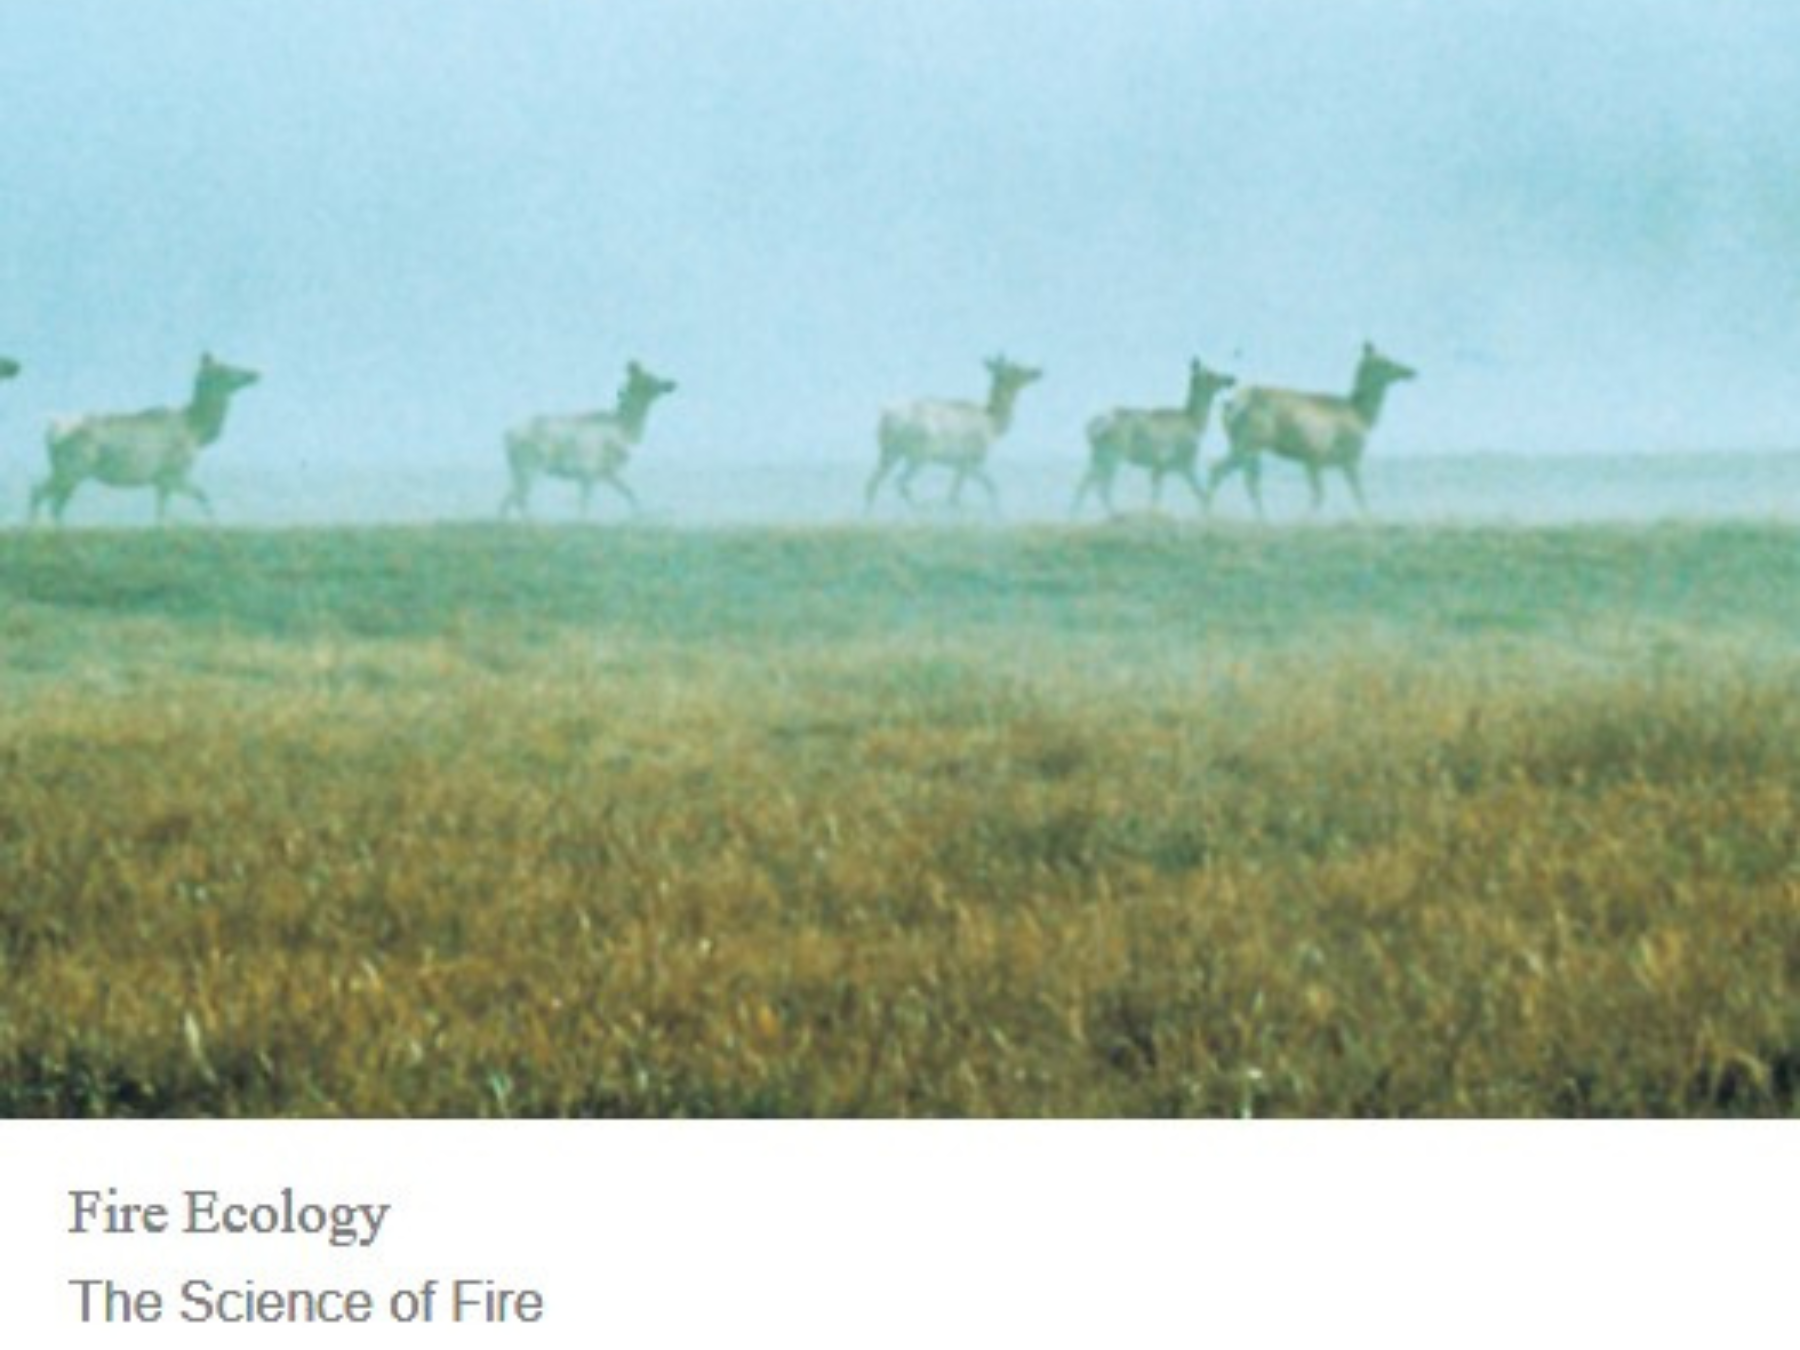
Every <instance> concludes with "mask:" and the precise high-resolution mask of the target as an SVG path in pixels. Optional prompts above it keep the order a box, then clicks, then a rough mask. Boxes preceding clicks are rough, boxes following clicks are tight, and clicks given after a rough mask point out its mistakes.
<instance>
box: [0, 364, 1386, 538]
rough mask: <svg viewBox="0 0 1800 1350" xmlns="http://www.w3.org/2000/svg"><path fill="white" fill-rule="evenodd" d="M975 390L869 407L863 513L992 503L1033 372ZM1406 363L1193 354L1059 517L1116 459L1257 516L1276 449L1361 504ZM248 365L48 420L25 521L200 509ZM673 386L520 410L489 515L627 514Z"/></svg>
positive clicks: (6, 373)
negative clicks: (624, 509) (1172, 401)
mask: <svg viewBox="0 0 1800 1350" xmlns="http://www.w3.org/2000/svg"><path fill="white" fill-rule="evenodd" d="M987 370H988V376H989V385H988V396H987V401H986V402H984V403H976V402H972V401H967V400H938V399H920V400H916V401H913V402H910V403H899V404H895V405H894V406H892V407H890V408H888V409H886V410H885V411H883V412H882V414H881V417H880V420H879V421H878V423H877V425H876V436H875V440H876V445H877V448H878V457H877V460H876V464H875V471H874V473H873V474H871V475H870V477H869V482H868V486H867V487H866V488H865V489H864V492H863V505H864V510H865V511H870V510H873V509H874V506H875V501H876V497H877V495H878V494H879V492H880V490H881V486H882V484H883V483H884V482H886V481H887V479H888V477H889V475H890V474H892V475H894V476H895V484H896V487H897V489H898V491H899V493H900V496H901V497H902V498H903V499H905V501H906V502H907V504H908V505H909V506H913V505H917V502H916V499H915V498H914V497H913V494H912V484H913V479H914V478H915V477H916V476H917V475H918V474H919V473H920V471H922V470H924V469H927V468H933V467H936V468H942V469H947V470H948V471H949V472H950V473H951V474H952V475H953V477H952V479H951V483H950V489H949V496H948V500H949V502H950V503H951V504H952V505H954V504H956V503H958V502H960V500H961V497H962V491H963V488H964V486H965V485H966V484H967V483H968V482H969V481H970V480H971V479H973V480H974V481H975V482H977V483H979V484H980V485H981V487H982V490H983V492H984V493H985V494H986V496H987V500H988V504H989V506H990V507H992V508H997V507H998V505H999V500H1000V491H999V488H998V487H996V486H995V483H994V480H993V478H991V477H990V476H989V474H988V470H987V459H988V452H989V451H990V450H992V449H993V445H994V442H995V441H997V440H999V439H1000V438H1001V437H1002V436H1004V435H1005V434H1006V432H1007V430H1008V428H1010V427H1011V425H1012V420H1013V407H1014V405H1015V404H1016V403H1017V402H1018V398H1019V395H1020V393H1021V392H1022V391H1023V390H1024V389H1025V388H1027V387H1028V386H1029V385H1031V384H1033V383H1034V382H1036V381H1037V380H1039V379H1042V378H1043V374H1044V372H1043V371H1041V370H1037V369H1033V368H1032V367H1030V366H1025V365H1019V364H1017V363H1015V362H1012V361H1009V360H1007V359H1006V358H1005V357H1003V356H996V357H994V358H992V359H990V360H989V361H988V363H987ZM19 373H20V366H19V363H18V362H17V361H14V360H12V359H10V358H8V357H3V356H0V382H3V381H6V380H11V379H14V378H16V377H17V376H18V375H19ZM1416 373H1417V372H1415V371H1413V370H1411V369H1409V368H1408V367H1407V366H1404V365H1402V364H1401V363H1400V362H1398V361H1395V360H1393V359H1391V358H1390V357H1387V356H1384V355H1382V353H1380V352H1379V351H1377V350H1376V349H1375V347H1374V345H1373V344H1372V343H1364V344H1363V349H1362V355H1361V357H1360V359H1359V360H1358V362H1357V365H1356V371H1355V374H1354V375H1353V377H1352V378H1351V382H1350V392H1349V393H1347V394H1322V393H1303V392H1300V391H1297V390H1293V389H1276V388H1270V387H1266V386H1254V387H1249V388H1238V387H1237V381H1236V379H1235V378H1234V377H1233V376H1230V375H1226V374H1223V373H1221V372H1219V371H1216V370H1211V369H1208V367H1207V366H1206V365H1205V363H1203V362H1201V361H1198V360H1196V361H1194V362H1192V363H1191V365H1190V366H1189V368H1188V388H1187V400H1186V402H1184V403H1183V404H1182V405H1181V406H1180V407H1178V408H1114V409H1113V410H1112V411H1110V412H1107V413H1103V414H1101V415H1100V416H1098V417H1095V418H1094V419H1093V420H1092V421H1090V422H1089V423H1088V426H1087V440H1088V468H1087V472H1086V474H1085V475H1084V476H1083V477H1082V479H1081V482H1080V485H1079V486H1078V487H1077V488H1076V491H1075V501H1074V505H1073V508H1072V513H1073V514H1075V515H1079V514H1080V512H1081V509H1082V507H1083V505H1084V504H1085V503H1086V501H1087V498H1088V495H1089V493H1090V492H1091V493H1093V494H1094V495H1096V496H1098V497H1099V499H1100V503H1101V505H1102V506H1103V507H1104V508H1105V509H1106V511H1107V512H1108V513H1109V514H1111V513H1113V512H1114V506H1113V496H1112V492H1113V480H1114V478H1115V477H1116V476H1117V474H1118V472H1119V470H1120V468H1122V467H1124V466H1126V465H1130V466H1132V467H1134V468H1137V469H1142V470H1144V471H1145V472H1147V473H1148V474H1149V475H1150V492H1151V501H1152V504H1153V506H1160V504H1161V501H1162V489H1163V482H1164V480H1165V479H1167V478H1169V477H1170V476H1171V475H1172V476H1174V477H1176V478H1179V479H1180V480H1181V481H1182V482H1184V483H1186V484H1187V485H1188V488H1189V490H1190V491H1192V493H1193V494H1194V497H1195V499H1196V501H1197V502H1198V503H1199V505H1200V507H1201V508H1202V509H1203V510H1204V509H1209V508H1210V507H1211V504H1212V500H1213V498H1214V496H1215V495H1216V493H1217V492H1218V489H1219V486H1220V484H1222V483H1223V482H1224V481H1225V479H1227V478H1229V477H1230V476H1231V475H1232V474H1234V473H1241V474H1242V475H1243V477H1244V485H1245V488H1246V490H1247V491H1248V492H1249V494H1250V501H1251V504H1252V505H1253V506H1254V507H1255V509H1256V513H1257V515H1258V516H1259V517H1260V516H1261V515H1262V514H1263V501H1262V460H1263V456H1264V455H1276V456H1279V457H1281V458H1283V459H1290V460H1293V461H1294V462H1296V463H1297V464H1299V465H1300V466H1301V467H1302V468H1303V469H1304V470H1305V471H1306V476H1307V482H1308V484H1309V486H1310V488H1311V491H1312V505H1313V508H1314V509H1315V510H1317V509H1318V508H1319V506H1320V505H1321V504H1322V503H1323V501H1324V493H1325V486H1324V482H1325V471H1326V470H1328V469H1335V470H1337V471H1338V472H1339V473H1341V474H1343V475H1344V479H1345V481H1346V482H1347V483H1348V484H1349V486H1350V491H1351V494H1352V495H1353V496H1354V497H1355V499H1356V504H1357V507H1358V508H1359V509H1360V510H1362V511H1364V512H1365V513H1366V511H1367V509H1368V508H1367V503H1366V502H1365V500H1364V497H1363V488H1362V457H1363V451H1364V449H1365V448H1366V447H1367V445H1368V440H1369V433H1370V432H1371V431H1372V430H1374V427H1375V423H1376V421H1377V419H1379V418H1380V416H1381V408H1382V402H1383V400H1384V399H1385V397H1386V394H1387V391H1388V388H1389V386H1391V385H1393V384H1396V383H1398V382H1399V381H1401V380H1409V379H1412V378H1413V377H1414V376H1415V374H1416ZM257 378H258V377H257V373H256V372H255V371H253V370H247V369H244V368H242V367H239V366H233V365H229V364H227V363H225V362H223V361H218V360H215V359H214V358H213V356H212V355H211V354H210V353H209V354H207V355H205V356H202V357H201V358H200V368H199V370H198V371H197V372H196V373H195V376H194V388H193V393H192V395H191V397H190V398H189V399H188V401H187V403H186V404H185V405H184V406H182V407H179V408H151V409H148V410H146V411H143V412H135V413H93V414H88V415H85V416H80V417H66V418H58V419H56V420H55V421H53V422H52V423H51V424H50V428H49V431H48V433H47V435H46V437H45V448H46V450H47V451H48V454H49V459H50V472H49V475H48V476H47V477H46V478H44V479H43V480H42V481H41V482H39V483H38V484H37V485H36V486H34V487H33V488H32V490H31V512H30V514H31V519H33V520H36V519H37V517H38V513H39V511H40V510H41V509H42V507H44V506H45V505H46V504H48V506H49V508H50V514H51V517H52V519H54V520H55V521H57V522H58V523H60V522H61V521H62V518H63V512H64V510H65V509H66V508H67V507H68V504H69V499H70V498H71V497H72V496H73V495H74V493H75V489H76V488H78V487H80V486H81V485H82V484H83V483H85V482H87V481H89V480H90V479H91V480H92V481H94V482H96V483H102V484H105V485H106V486H109V487H147V488H152V489H154V490H155V493H156V516H157V519H158V520H159V521H160V520H162V519H163V518H164V517H165V515H166V514H167V511H168V504H169V499H170V498H171V497H177V496H179V497H186V498H189V499H191V500H192V501H194V502H195V503H196V504H198V505H199V507H200V508H201V510H202V511H204V512H205V513H206V514H207V515H208V516H210V515H211V514H212V506H211V503H210V502H209V501H208V500H207V497H206V494H205V493H204V492H202V491H201V490H200V489H199V488H198V487H197V486H195V484H194V483H193V481H192V479H191V478H190V474H191V473H192V472H193V469H194V465H195V463H196V462H197V461H198V459H199V456H200V452H201V451H202V450H203V449H205V448H206V447H207V446H209V445H211V444H212V443H213V442H214V441H216V440H218V439H219V437H220V436H221V435H222V434H223V432H224V430H225V417H226V413H227V412H228V411H229V409H230V406H231V400H232V397H233V396H234V395H235V394H237V393H238V392H239V391H241V390H243V389H247V388H248V387H250V386H251V385H253V384H255V383H256V380H257ZM675 387H676V386H675V382H674V381H673V380H667V379H663V378H662V377H661V376H658V375H653V374H651V373H650V372H649V371H648V370H646V369H644V367H643V366H641V365H639V364H638V363H637V362H636V361H632V362H631V363H630V364H628V365H627V366H626V368H625V383H624V384H623V385H622V386H621V387H620V389H619V394H618V399H617V402H616V404H615V405H614V406H613V407H612V408H611V409H610V410H607V411H602V412H590V413H580V414H574V415H569V416H560V417H534V418H532V419H530V420H529V421H526V422H524V423H521V424H520V425H519V426H517V427H515V428H514V429H513V430H512V431H510V432H508V433H507V434H506V437H505V449H506V463H507V469H508V471H509V473H510V475H511V479H512V485H511V487H510V488H509V490H508V491H507V493H506V495H505V497H504V498H503V500H502V501H501V503H500V514H501V516H502V517H503V518H504V517H507V516H510V515H514V514H517V515H519V516H521V517H523V516H524V515H525V514H526V513H527V510H528V506H529V502H530V496H531V488H532V485H533V483H534V482H535V481H536V480H537V479H538V478H540V477H550V478H561V479H565V480H568V481H570V482H573V483H575V484H577V485H578V486H579V488H580V490H581V508H582V512H583V514H584V515H585V514H586V512H587V510H588V506H589V502H590V499H591V498H592V496H593V490H594V486H595V484H597V483H604V484H605V485H606V486H607V487H609V488H611V489H612V490H613V491H614V492H616V493H618V494H619V495H620V496H621V497H622V498H624V500H625V502H626V503H627V504H628V505H629V506H630V507H631V508H632V509H633V510H636V509H637V498H636V496H635V495H634V494H633V493H632V491H631V489H630V488H629V487H627V486H626V484H625V481H624V479H623V478H622V477H621V476H620V475H621V474H622V473H623V471H624V469H625V466H626V464H627V463H628V462H629V461H630V458H631V453H632V451H633V450H634V449H636V447H637V445H638V443H639V442H640V441H641V440H642V439H643V436H644V428H645V426H646V424H647V422H648V420H649V416H650V409H651V408H652V407H653V406H654V405H655V403H656V401H657V400H658V399H660V398H662V397H664V396H665V395H668V394H671V393H673V392H675ZM1227 391H1231V392H1229V393H1228V396H1227V399H1226V402H1225V406H1224V408H1223V409H1222V411H1221V413H1220V417H1219V421H1220V423H1221V425H1222V426H1223V428H1224V434H1225V440H1226V452H1225V456H1224V458H1223V459H1221V460H1219V461H1218V462H1217V463H1216V464H1214V465H1213V467H1212V470H1211V472H1210V473H1209V474H1208V475H1207V477H1206V480H1205V481H1204V482H1202V480H1201V477H1200V443H1201V440H1202V439H1203V437H1204V436H1205V434H1206V429H1207V424H1208V422H1209V420H1210V419H1211V416H1212V407H1213V403H1214V401H1215V400H1216V399H1217V398H1218V396H1219V395H1220V394H1227Z"/></svg>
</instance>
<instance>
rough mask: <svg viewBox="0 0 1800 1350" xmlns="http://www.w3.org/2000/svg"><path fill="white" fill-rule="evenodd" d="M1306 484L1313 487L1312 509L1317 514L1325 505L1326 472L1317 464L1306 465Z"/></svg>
mask: <svg viewBox="0 0 1800 1350" xmlns="http://www.w3.org/2000/svg"><path fill="white" fill-rule="evenodd" d="M1306 485H1307V487H1309V488H1311V489H1312V509H1313V511H1314V513H1315V514H1316V513H1317V512H1318V510H1319V508H1320V507H1321V506H1323V505H1325V473H1324V471H1323V470H1322V469H1320V468H1319V466H1318V465H1317V464H1308V465H1307V466H1306Z"/></svg>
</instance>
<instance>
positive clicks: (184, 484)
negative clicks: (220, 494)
mask: <svg viewBox="0 0 1800 1350" xmlns="http://www.w3.org/2000/svg"><path fill="white" fill-rule="evenodd" d="M169 491H170V493H172V494H173V493H179V494H180V495H181V496H183V497H191V498H192V499H193V500H194V501H196V502H198V503H199V504H200V509H201V510H202V511H204V512H205V513H206V518H207V519H208V520H212V519H214V518H215V517H214V516H213V509H212V501H211V500H210V499H209V498H208V497H207V495H206V494H205V493H204V492H202V491H201V490H200V489H199V488H197V487H195V486H194V485H193V484H192V483H190V482H188V481H187V479H185V478H183V479H180V480H179V481H177V482H174V483H170V484H169Z"/></svg>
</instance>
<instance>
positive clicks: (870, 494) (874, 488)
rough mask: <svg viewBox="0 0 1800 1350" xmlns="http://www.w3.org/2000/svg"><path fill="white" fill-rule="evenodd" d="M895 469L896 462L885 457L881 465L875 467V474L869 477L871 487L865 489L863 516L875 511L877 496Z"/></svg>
mask: <svg viewBox="0 0 1800 1350" xmlns="http://www.w3.org/2000/svg"><path fill="white" fill-rule="evenodd" d="M893 467H894V461H893V460H892V459H890V458H889V457H888V456H886V455H883V456H882V457H881V463H879V464H877V465H876V466H875V472H874V473H872V474H870V475H869V485H868V486H867V487H866V488H864V489H863V514H864V515H865V516H866V515H868V514H869V513H870V512H871V511H873V510H874V509H875V494H876V493H877V492H879V491H881V485H882V483H883V481H885V480H886V478H887V476H888V473H889V471H891V470H892V469H893Z"/></svg>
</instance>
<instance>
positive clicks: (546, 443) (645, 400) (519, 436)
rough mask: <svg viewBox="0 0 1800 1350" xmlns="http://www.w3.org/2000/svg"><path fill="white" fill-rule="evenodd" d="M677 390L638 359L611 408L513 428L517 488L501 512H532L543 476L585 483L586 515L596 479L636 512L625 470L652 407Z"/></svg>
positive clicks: (509, 452)
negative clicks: (622, 474) (622, 475)
mask: <svg viewBox="0 0 1800 1350" xmlns="http://www.w3.org/2000/svg"><path fill="white" fill-rule="evenodd" d="M674 391H675V382H674V381H673V380H665V379H662V378H660V377H658V376H655V375H652V374H651V373H650V372H649V371H647V370H645V369H644V368H643V367H642V366H640V365H639V364H638V363H637V362H636V361H633V362H631V363H630V364H629V365H628V366H627V367H626V368H625V383H624V385H623V386H622V387H621V388H620V390H619V397H618V402H617V404H616V405H615V407H614V408H613V410H612V411H611V412H597V413H585V414H579V415H576V416H570V417H534V418H532V419H531V420H530V421H528V422H525V423H523V424H521V425H520V426H517V427H515V428H514V429H513V430H512V431H510V432H508V433H507V435H506V462H507V467H508V468H509V469H510V471H511V473H512V488H511V489H510V490H509V491H508V492H507V494H506V497H505V499H504V500H503V501H502V502H501V503H500V514H501V516H502V517H505V516H507V515H510V514H512V513H513V512H514V511H516V512H518V514H519V515H521V516H523V515H524V514H525V513H526V510H527V507H528V504H529V499H530V495H531V485H532V483H533V482H534V481H535V480H536V479H537V478H538V477H539V476H540V475H547V476H549V477H551V478H562V479H568V480H570V481H572V482H575V483H579V484H580V485H581V510H582V514H584V515H585V514H586V513H587V510H588V505H589V502H590V499H591V498H592V496H593V491H594V484H596V483H605V484H606V485H607V486H609V487H611V488H612V489H613V490H614V491H615V492H617V493H618V494H619V495H620V496H621V497H623V498H624V499H625V500H626V502H627V503H628V504H629V505H630V506H631V507H632V509H633V510H636V509H637V497H636V496H635V495H634V494H633V493H632V491H631V489H630V488H628V487H627V486H625V481H624V480H623V479H622V478H620V477H619V474H620V472H621V471H622V470H623V469H624V468H625V465H626V464H627V463H628V462H629V461H630V459H631V452H632V451H633V450H634V449H635V448H636V447H637V445H638V443H639V442H640V441H642V440H643V438H644V426H645V423H646V422H647V421H648V420H649V417H650V408H651V405H652V404H654V403H655V402H656V400H657V399H659V398H661V397H663V395H665V394H671V393H673V392H674Z"/></svg>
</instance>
